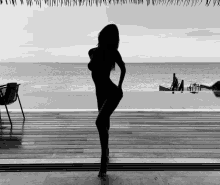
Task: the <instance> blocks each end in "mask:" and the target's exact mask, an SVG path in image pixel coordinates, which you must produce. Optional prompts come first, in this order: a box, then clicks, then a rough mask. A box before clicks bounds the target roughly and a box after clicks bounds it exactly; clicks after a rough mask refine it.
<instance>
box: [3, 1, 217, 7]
mask: <svg viewBox="0 0 220 185" xmlns="http://www.w3.org/2000/svg"><path fill="white" fill-rule="evenodd" d="M199 1H200V2H199ZM212 1H213V6H215V5H217V6H218V5H220V0H212ZM20 2H21V4H26V5H27V6H32V5H33V4H36V5H39V6H41V3H44V4H46V5H47V6H92V5H94V4H95V5H96V6H101V5H102V4H105V5H107V4H114V5H117V4H127V3H133V4H143V0H128V1H127V0H120V1H119V0H107V1H106V0H26V2H24V0H20ZM146 2H147V6H148V5H150V4H152V5H159V4H162V5H164V6H167V5H177V6H180V5H182V6H190V5H191V6H195V5H197V4H198V3H199V5H200V4H201V3H202V0H146ZM205 2H206V3H205V5H206V6H209V5H210V3H211V0H205ZM2 3H3V0H0V4H2ZM5 3H6V4H7V5H10V4H12V5H14V6H15V5H16V4H17V2H16V0H5Z"/></svg>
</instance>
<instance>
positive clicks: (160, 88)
mask: <svg viewBox="0 0 220 185" xmlns="http://www.w3.org/2000/svg"><path fill="white" fill-rule="evenodd" d="M159 91H171V89H170V88H167V87H163V86H161V85H159Z"/></svg>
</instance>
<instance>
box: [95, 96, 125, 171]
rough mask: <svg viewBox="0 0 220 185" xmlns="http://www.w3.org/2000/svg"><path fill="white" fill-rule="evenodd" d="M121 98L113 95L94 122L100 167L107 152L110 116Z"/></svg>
mask: <svg viewBox="0 0 220 185" xmlns="http://www.w3.org/2000/svg"><path fill="white" fill-rule="evenodd" d="M121 98H122V96H120V95H117V94H116V95H115V96H112V97H109V98H108V99H107V100H106V101H105V102H104V104H103V106H102V108H101V110H100V111H99V114H98V117H97V120H96V126H97V128H98V131H99V136H100V143H101V148H102V158H101V165H104V164H105V161H106V160H107V159H106V156H107V153H108V152H107V150H108V139H109V134H108V130H109V128H110V116H111V114H112V113H113V112H114V110H115V109H116V108H117V106H118V104H119V102H120V100H121ZM103 168H104V167H103Z"/></svg>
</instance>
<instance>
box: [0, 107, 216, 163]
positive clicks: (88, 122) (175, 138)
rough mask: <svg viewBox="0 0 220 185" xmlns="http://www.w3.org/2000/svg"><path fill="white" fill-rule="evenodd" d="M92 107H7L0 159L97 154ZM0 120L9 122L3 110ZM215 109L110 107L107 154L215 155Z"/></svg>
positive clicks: (120, 155) (94, 114) (211, 156)
mask: <svg viewBox="0 0 220 185" xmlns="http://www.w3.org/2000/svg"><path fill="white" fill-rule="evenodd" d="M97 114H98V112H60V113H59V112H25V117H26V121H25V123H24V127H23V130H22V120H23V117H22V114H21V113H20V112H11V113H10V115H11V119H12V122H13V134H12V137H11V138H10V136H9V129H5V130H2V137H1V139H0V146H1V155H0V159H33V158H34V159H56V158H57V159H72V158H93V157H95V158H99V157H100V155H101V153H100V152H101V149H100V141H99V135H98V131H97V128H96V126H95V120H96V117H97ZM1 116H2V120H3V125H4V126H7V127H9V128H10V124H9V120H8V117H7V113H5V112H4V113H2V114H1ZM219 117H220V113H219V112H191V113H190V112H161V113H160V112H140V111H139V112H115V113H113V115H112V117H111V127H110V132H109V134H110V138H109V145H110V157H113V158H119V157H122V158H126V157H128V158H135V157H143V158H168V157H173V158H178V157H180V158H184V157H203V158H215V157H220V138H219V134H220V133H219V132H220V123H219Z"/></svg>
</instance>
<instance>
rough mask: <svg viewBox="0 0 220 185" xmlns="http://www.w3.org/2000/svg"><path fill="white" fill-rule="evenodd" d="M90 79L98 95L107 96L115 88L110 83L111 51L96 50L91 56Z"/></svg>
mask: <svg viewBox="0 0 220 185" xmlns="http://www.w3.org/2000/svg"><path fill="white" fill-rule="evenodd" d="M93 60H94V61H92V62H93V68H92V79H93V81H94V83H95V87H96V92H97V93H98V94H105V95H107V94H109V93H111V92H112V91H113V90H114V89H116V88H117V86H116V85H115V84H114V83H113V82H112V81H111V79H110V73H111V64H112V62H114V61H112V60H114V59H113V57H112V51H109V50H103V49H96V51H94V56H93Z"/></svg>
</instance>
